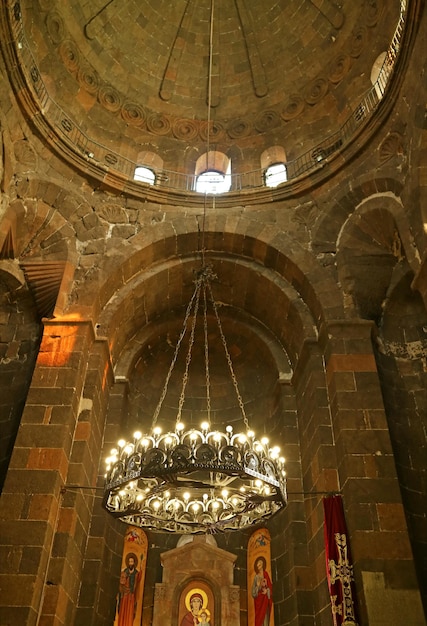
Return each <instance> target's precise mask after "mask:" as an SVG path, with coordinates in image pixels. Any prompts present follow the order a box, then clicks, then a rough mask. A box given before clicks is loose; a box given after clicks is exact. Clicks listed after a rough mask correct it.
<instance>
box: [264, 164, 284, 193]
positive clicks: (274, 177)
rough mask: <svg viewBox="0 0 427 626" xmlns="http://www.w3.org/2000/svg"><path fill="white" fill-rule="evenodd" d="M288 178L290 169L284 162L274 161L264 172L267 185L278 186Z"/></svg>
mask: <svg viewBox="0 0 427 626" xmlns="http://www.w3.org/2000/svg"><path fill="white" fill-rule="evenodd" d="M287 180H288V171H287V169H286V165H285V164H284V163H274V164H273V165H270V166H269V167H267V169H266V170H265V172H264V182H265V184H266V186H267V187H277V186H278V185H280V184H281V183H285V182H286V181H287Z"/></svg>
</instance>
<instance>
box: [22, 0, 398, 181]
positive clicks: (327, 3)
mask: <svg viewBox="0 0 427 626" xmlns="http://www.w3.org/2000/svg"><path fill="white" fill-rule="evenodd" d="M391 5H392V6H391ZM211 12H212V14H213V28H212V38H211V29H210V23H211ZM22 13H23V20H24V27H25V30H26V34H27V39H28V41H29V44H30V46H31V48H32V50H33V54H34V56H35V58H36V61H37V64H38V65H39V68H40V70H41V73H42V76H43V79H44V81H45V83H46V86H47V88H48V91H49V93H50V95H51V97H52V98H53V99H54V100H55V101H56V102H57V104H59V105H60V106H61V107H63V109H64V110H65V111H66V112H68V114H69V115H70V116H71V117H72V118H73V119H74V120H75V121H77V123H78V124H79V125H80V126H81V128H82V130H84V131H85V132H87V134H88V135H89V136H90V137H92V138H93V139H96V140H98V141H100V142H102V143H104V144H105V143H107V142H111V144H112V143H113V142H115V143H116V145H115V148H116V149H117V150H120V152H122V153H125V154H127V155H128V157H129V158H131V159H136V157H137V155H138V152H140V151H141V150H150V149H151V150H153V151H157V152H159V153H160V156H161V158H162V159H163V160H164V164H165V167H170V168H171V169H174V167H173V165H174V163H179V162H184V160H185V158H190V159H192V160H193V161H194V159H195V158H197V156H198V155H199V154H201V153H203V151H204V148H205V147H206V134H207V133H206V120H207V119H208V106H207V103H208V100H209V91H210V102H211V105H212V106H211V112H210V119H211V121H212V123H213V125H214V126H213V130H212V133H211V138H212V142H213V144H214V145H213V147H216V148H217V149H219V150H222V151H225V150H226V149H227V147H230V144H232V146H233V147H234V149H235V154H234V155H231V156H232V157H233V158H235V157H236V156H237V155H238V158H240V159H242V160H243V159H246V162H247V164H248V165H249V167H252V166H254V167H259V157H260V154H261V152H262V151H263V150H264V149H265V148H266V147H268V146H271V145H276V144H278V145H283V146H284V148H285V150H286V153H287V156H288V158H295V157H296V156H299V153H301V152H303V151H305V150H306V149H307V148H310V146H311V145H316V143H318V142H319V141H321V140H322V139H323V138H324V136H325V135H328V134H330V133H331V132H334V131H335V130H338V129H339V127H340V125H341V124H342V123H343V122H344V121H345V119H346V117H347V116H348V115H349V113H350V111H351V110H352V109H353V108H354V107H355V106H356V105H357V103H358V101H359V100H360V98H361V96H362V95H363V94H364V93H365V92H366V91H367V90H368V89H369V87H370V72H371V68H372V65H373V63H374V61H375V59H376V58H377V56H378V55H379V54H380V53H381V52H383V51H384V50H385V49H386V48H387V46H388V45H389V43H390V39H391V37H392V34H393V31H394V28H395V26H396V23H397V19H398V15H399V2H398V0H393V1H392V2H388V3H387V6H385V3H384V1H383V0H378V1H374V0H365V1H360V2H346V3H344V2H341V1H340V0H263V1H262V2H256V1H255V0H215V1H214V3H213V9H212V4H211V0H174V1H173V2H171V1H170V0H156V2H153V1H152V0H109V1H107V0H91V1H87V0H76V1H75V2H62V0H49V1H48V0H38V2H30V0H25V1H24V2H23V6H22ZM210 41H211V42H212V47H210ZM210 50H211V52H212V54H211V55H210ZM210 59H211V83H210V87H211V89H210V90H209V81H208V74H209V66H210ZM118 138H119V139H118ZM188 146H190V147H191V148H194V150H195V154H192V155H191V157H187V156H184V155H187V154H188ZM154 149H155V150H154Z"/></svg>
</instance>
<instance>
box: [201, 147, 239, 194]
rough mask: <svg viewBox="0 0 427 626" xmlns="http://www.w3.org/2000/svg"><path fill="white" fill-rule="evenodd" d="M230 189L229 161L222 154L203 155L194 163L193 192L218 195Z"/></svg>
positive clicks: (214, 152) (212, 152)
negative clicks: (194, 181) (194, 182)
mask: <svg viewBox="0 0 427 626" xmlns="http://www.w3.org/2000/svg"><path fill="white" fill-rule="evenodd" d="M230 189H231V161H230V159H229V158H228V157H227V155H225V154H223V153H222V152H216V151H211V152H209V153H207V154H203V155H202V156H201V157H199V158H198V159H197V163H196V184H195V190H196V191H197V192H198V193H205V194H209V193H211V194H219V193H226V192H227V191H230Z"/></svg>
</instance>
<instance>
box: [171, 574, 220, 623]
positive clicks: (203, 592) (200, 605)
mask: <svg viewBox="0 0 427 626" xmlns="http://www.w3.org/2000/svg"><path fill="white" fill-rule="evenodd" d="M178 625H179V626H215V607H214V596H213V593H212V590H211V588H210V587H209V585H207V584H206V583H205V582H204V581H202V580H192V581H191V582H189V583H188V584H187V585H186V586H185V587H184V589H183V591H182V593H181V597H180V600H179V618H178Z"/></svg>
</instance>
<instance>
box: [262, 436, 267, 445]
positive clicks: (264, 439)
mask: <svg viewBox="0 0 427 626" xmlns="http://www.w3.org/2000/svg"><path fill="white" fill-rule="evenodd" d="M261 443H262V445H263V446H266V445H267V444H268V437H263V438H262V439H261Z"/></svg>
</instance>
